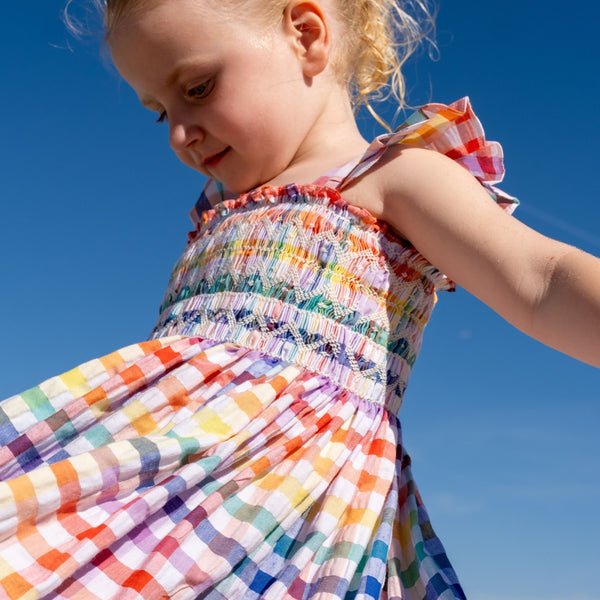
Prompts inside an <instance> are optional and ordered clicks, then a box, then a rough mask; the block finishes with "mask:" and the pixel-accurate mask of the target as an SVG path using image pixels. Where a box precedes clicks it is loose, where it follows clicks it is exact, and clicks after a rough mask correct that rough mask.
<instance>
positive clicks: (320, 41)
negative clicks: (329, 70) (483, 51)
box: [284, 0, 330, 78]
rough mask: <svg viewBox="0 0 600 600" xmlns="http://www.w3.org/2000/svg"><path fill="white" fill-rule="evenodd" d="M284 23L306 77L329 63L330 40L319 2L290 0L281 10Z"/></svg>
mask: <svg viewBox="0 0 600 600" xmlns="http://www.w3.org/2000/svg"><path fill="white" fill-rule="evenodd" d="M284 26H285V28H286V30H287V33H289V34H290V35H291V36H292V39H293V44H294V49H295V51H296V54H297V55H298V58H299V59H300V61H301V63H302V70H303V73H304V76H305V77H309V78H310V77H315V76H316V75H318V74H319V73H322V72H323V71H324V70H325V68H326V67H327V65H328V63H329V54H330V40H329V28H328V25H327V18H326V16H325V13H324V11H323V9H322V8H321V6H320V4H319V2H315V1H306V0H292V1H291V2H290V3H289V4H288V5H287V7H286V9H285V11H284Z"/></svg>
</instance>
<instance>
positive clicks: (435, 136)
mask: <svg viewBox="0 0 600 600" xmlns="http://www.w3.org/2000/svg"><path fill="white" fill-rule="evenodd" d="M394 144H404V145H407V146H417V147H419V148H428V149H430V150H435V151H436V152H440V153H441V154H444V155H446V156H448V157H449V158H451V159H452V160H455V161H456V162H457V163H458V164H460V165H462V166H463V167H465V169H467V170H468V171H469V172H470V173H471V174H472V175H473V176H474V177H475V178H476V179H477V180H478V181H479V182H480V183H481V184H482V185H483V186H484V187H485V189H486V190H487V191H488V192H489V194H490V195H491V196H492V198H494V200H495V201H496V202H497V203H498V205H499V206H500V207H502V208H503V209H504V210H505V211H507V212H508V213H512V212H513V210H514V209H515V208H516V206H517V205H518V204H519V202H518V200H517V199H516V198H514V197H513V196H510V195H509V194H506V193H505V192H503V191H502V190H499V189H498V188H496V187H495V184H497V183H500V182H501V181H502V179H503V178H504V162H503V152H502V146H500V144H499V143H498V142H490V141H487V140H486V139H485V134H484V131H483V127H482V125H481V122H480V121H479V119H478V118H477V116H476V115H475V113H474V112H473V109H472V107H471V103H470V102H469V98H467V97H465V98H461V99H460V100H457V101H456V102H453V103H452V104H450V105H449V106H446V105H445V104H425V105H424V106H422V107H421V108H420V109H419V110H418V111H416V112H414V113H413V114H412V115H410V117H409V118H408V119H407V120H406V121H405V122H404V123H403V124H402V125H400V127H398V128H397V129H396V131H394V132H392V133H386V134H384V135H380V136H379V137H377V138H376V139H375V140H374V141H373V143H372V144H371V145H370V146H369V148H368V149H367V151H366V152H365V154H364V155H363V156H362V157H361V158H360V159H359V160H358V161H354V163H349V164H348V165H346V166H345V167H342V169H339V170H337V172H336V173H331V174H330V175H329V176H328V181H329V182H330V184H331V183H337V185H336V187H337V188H338V189H340V190H342V189H343V188H344V187H346V186H347V185H349V183H350V182H351V181H352V180H353V179H356V178H357V177H360V176H361V175H363V174H364V173H365V172H366V171H368V170H369V169H370V168H371V167H372V166H373V165H374V164H375V163H376V162H377V161H378V160H379V159H380V158H381V156H383V154H384V153H385V151H386V149H387V148H388V147H389V146H392V145H394Z"/></svg>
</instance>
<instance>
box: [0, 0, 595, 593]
mask: <svg viewBox="0 0 600 600" xmlns="http://www.w3.org/2000/svg"><path fill="white" fill-rule="evenodd" d="M62 5H63V0H43V2H9V3H6V6H3V19H2V21H1V22H0V29H1V35H0V45H1V51H2V62H1V69H2V90H3V92H2V106H3V125H2V131H3V143H2V145H1V147H0V165H1V171H2V177H0V197H1V198H2V213H3V214H2V218H1V219H0V228H1V235H0V277H1V281H2V284H1V285H2V287H1V290H2V293H1V294H0V314H2V315H3V319H2V321H3V341H4V343H3V344H2V346H1V349H0V365H1V373H2V376H1V377H0V397H5V396H8V395H10V394H13V393H16V392H18V391H21V390H22V389H25V388H27V387H30V386H32V385H34V384H36V383H38V382H39V381H41V380H43V379H44V378H47V377H49V376H51V375H54V374H57V373H59V372H62V371H65V370H67V369H69V368H71V367H73V366H75V365H76V364H78V363H80V362H83V361H85V360H88V359H90V358H93V357H94V356H97V355H101V354H104V353H107V352H110V351H111V350H113V349H115V348H118V347H121V346H124V345H127V344H129V343H132V342H135V341H139V340H142V339H145V338H146V337H147V335H148V333H149V331H150V329H151V328H152V325H153V323H154V321H155V319H156V316H157V308H158V303H159V301H160V298H161V295H162V292H163V289H164V286H165V285H166V281H167V278H168V275H169V272H170V268H171V266H172V264H173V263H174V261H175V260H176V258H177V256H178V254H179V252H180V251H181V249H182V247H183V245H184V244H185V240H186V232H187V231H188V229H189V228H190V226H189V222H188V217H187V213H188V210H189V209H190V208H191V206H192V204H193V203H194V201H195V198H196V197H197V195H198V192H199V190H200V188H201V186H202V180H201V177H200V176H199V175H198V174H195V173H194V172H192V171H190V170H187V169H186V168H185V167H184V166H183V165H180V164H179V163H178V162H177V160H176V159H175V157H174V156H172V155H171V153H170V151H169V149H168V147H167V144H166V128H165V127H161V126H159V125H155V124H154V117H153V115H152V114H150V113H149V112H147V111H144V110H143V109H141V108H140V107H139V106H138V103H137V100H136V98H135V96H134V95H133V93H132V92H131V91H130V90H129V89H128V88H127V86H126V85H125V84H124V83H122V82H121V81H120V80H119V78H118V76H117V74H116V73H115V72H114V69H112V68H111V67H110V63H109V61H108V60H107V59H102V58H101V56H100V50H99V45H98V40H97V39H86V40H81V41H78V40H74V39H73V38H70V37H69V35H68V34H67V33H66V32H65V30H64V27H63V25H62V24H61V21H60V11H61V8H62ZM599 18H600V8H598V5H597V3H596V2H592V1H591V0H585V1H583V2H578V3H570V4H569V5H565V4H563V3H558V2H552V1H545V2H542V1H538V0H531V1H529V2H524V1H522V0H505V1H503V2H499V1H497V0H488V1H486V2H481V1H477V0H453V1H451V0H440V11H439V18H438V33H437V40H438V45H439V53H438V54H439V56H438V58H437V60H436V61H431V60H429V58H428V57H427V55H426V53H425V52H423V53H422V56H421V57H420V58H419V59H418V61H416V62H413V63H412V64H411V65H409V67H408V68H407V77H408V80H409V89H410V96H409V100H410V102H411V103H412V104H413V105H418V104H421V103H423V102H426V101H428V100H435V101H440V102H451V101H452V100H454V99H457V98H459V97H461V96H464V95H469V96H470V97H471V100H472V102H473V105H474V107H475V110H476V112H477V113H478V115H479V117H480V119H481V120H482V122H483V124H484V127H485V129H486V132H487V134H488V137H489V138H490V139H495V140H499V141H501V142H502V144H503V147H504V150H505V156H506V166H507V172H508V173H507V177H506V179H505V183H504V184H503V187H504V189H506V190H507V191H509V192H511V193H513V194H515V195H517V196H518V197H519V198H520V199H521V202H522V206H521V208H520V209H519V210H518V211H517V213H516V216H517V217H518V218H519V219H521V220H523V221H524V222H526V223H527V224H529V225H530V226H532V227H534V228H536V229H538V230H540V231H542V232H543V233H545V234H547V235H550V236H553V237H558V238H560V239H562V240H564V241H566V242H569V243H572V244H575V245H577V246H579V247H580V248H582V249H584V250H587V251H588V252H591V253H593V254H596V255H600V228H599V226H598V224H599V223H600V205H599V198H600V183H599V178H598V166H597V165H598V159H599V154H598V143H597V140H598V139H600V118H599V116H598V98H599V97H600V93H599V92H600V90H599V89H598V88H599V85H598V74H599V73H598V64H599V59H600V53H599V51H598V44H597V38H598V32H597V23H598V20H599ZM386 110H388V111H391V112H393V107H392V106H388V107H386ZM361 127H362V128H363V129H364V131H365V134H366V135H367V136H371V135H372V133H373V132H378V131H377V129H376V128H374V127H373V126H372V125H371V124H370V123H369V122H368V121H366V120H362V119H361ZM599 399H600V371H599V370H597V369H594V368H592V367H589V366H586V365H583V364H581V363H578V362H576V361H575V360H572V359H570V358H568V357H566V356H564V355H561V354H559V353H557V352H555V351H552V350H550V349H547V348H545V347H543V346H542V345H540V344H539V343H537V342H535V341H533V340H531V339H529V338H527V337H526V336H524V335H523V334H521V333H519V332H518V331H516V330H514V329H513V328H511V327H510V326H509V325H507V324H506V323H504V322H503V321H502V320H501V319H500V318H498V317H497V316H496V315H495V314H494V313H492V312H491V311H490V310H489V309H488V308H487V307H485V306H483V305H482V304H481V303H480V302H479V301H477V300H475V299H474V298H472V297H470V296H469V295H468V294H467V293H466V292H464V291H460V290H459V291H458V292H457V293H456V294H443V295H442V296H441V298H440V302H439V304H438V307H437V309H436V314H435V315H434V318H433V320H432V322H431V323H430V325H429V328H428V331H427V332H426V336H425V343H424V347H423V351H422V354H421V357H420V358H419V361H418V363H417V366H416V368H415V371H414V376H413V380H412V381H411V385H410V386H409V390H408V393H407V396H406V400H405V406H404V408H403V411H404V417H403V421H404V429H405V441H406V443H407V446H408V448H409V450H410V451H411V453H412V456H413V462H414V472H415V476H416V478H417V482H418V483H419V485H420V487H421V492H422V494H423V496H424V499H425V502H426V504H427V506H428V508H429V512H430V515H431V517H432V521H433V524H434V527H435V528H436V530H437V532H438V534H439V535H440V537H441V538H442V540H443V541H444V543H445V545H446V549H447V551H448V553H449V555H450V558H451V560H452V561H453V563H454V565H455V567H456V569H457V571H458V573H459V576H460V578H461V580H462V582H463V585H464V587H465V590H466V591H467V595H468V596H469V597H470V598H477V599H478V600H509V599H510V600H542V599H543V600H558V599H559V598H560V600H600V589H599V588H598V585H597V572H598V565H599V564H600V543H599V541H598V540H599V537H600V515H599V511H598V506H599V505H600V481H599V474H600V450H599V444H598V441H599V440H600V435H599V434H598V427H599V426H600V403H599Z"/></svg>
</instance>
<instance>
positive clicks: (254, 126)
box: [109, 0, 317, 193]
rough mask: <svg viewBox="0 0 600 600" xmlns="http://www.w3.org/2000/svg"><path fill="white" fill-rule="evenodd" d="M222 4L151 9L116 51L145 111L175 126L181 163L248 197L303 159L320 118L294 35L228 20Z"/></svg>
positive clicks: (119, 29)
mask: <svg viewBox="0 0 600 600" xmlns="http://www.w3.org/2000/svg"><path fill="white" fill-rule="evenodd" d="M221 2H222V0H148V1H146V2H142V3H141V7H139V8H136V9H133V10H132V11H130V12H129V13H126V14H125V15H124V16H123V17H122V18H121V19H120V21H119V22H118V23H117V24H116V26H115V28H114V29H113V30H112V31H111V34H110V37H109V45H110V50H111V54H112V58H113V61H114V63H115V65H116V67H117V69H118V70H119V72H120V73H121V75H122V76H123V77H124V78H125V79H126V80H127V82H128V83H129V84H130V85H131V86H132V87H133V89H134V90H135V91H136V93H137V94H138V96H139V98H140V101H141V102H142V104H143V105H144V106H146V107H147V108H149V109H150V110H153V111H155V112H156V113H157V115H158V120H159V121H165V123H167V124H168V126H169V141H170V145H171V147H172V149H173V150H174V152H175V153H176V154H177V156H178V158H179V159H180V160H181V161H182V162H183V163H185V164H186V165H188V166H190V167H192V168H193V169H197V170H198V171H200V172H202V173H204V174H206V175H208V176H210V177H212V178H214V179H217V180H219V181H221V182H222V183H223V184H224V185H225V186H226V187H227V188H229V189H230V190H231V191H232V192H235V193H243V192H246V191H248V190H250V189H252V188H254V187H257V186H258V185H261V184H263V183H266V182H268V181H269V180H271V179H273V178H274V177H276V176H277V175H279V174H280V173H282V172H283V171H285V170H286V169H287V168H288V167H289V166H290V165H291V164H293V163H294V161H295V160H296V159H297V157H298V156H301V155H302V153H303V151H304V150H303V145H304V144H306V143H307V132H308V131H309V130H310V127H311V123H312V122H314V112H315V110H317V109H316V107H314V110H313V109H311V108H310V106H312V105H314V101H311V100H310V94H309V90H310V86H309V85H307V83H306V80H305V78H304V76H303V71H302V66H301V64H300V61H299V60H298V57H297V55H296V53H295V52H294V47H293V39H292V36H291V35H290V34H289V32H286V30H285V29H284V27H283V26H279V24H273V26H272V27H270V28H265V26H264V24H259V23H257V22H256V18H255V17H254V20H253V18H252V17H247V18H246V19H236V18H235V16H234V15H233V14H231V12H229V11H227V12H226V13H225V14H223V11H222V10H221V11H220V10H219V9H218V5H219V4H221ZM311 102H312V105H311Z"/></svg>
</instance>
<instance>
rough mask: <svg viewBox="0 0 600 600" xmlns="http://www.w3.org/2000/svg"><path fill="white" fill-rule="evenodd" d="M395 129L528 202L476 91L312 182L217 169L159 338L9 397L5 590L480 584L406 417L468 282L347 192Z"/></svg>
mask: <svg viewBox="0 0 600 600" xmlns="http://www.w3.org/2000/svg"><path fill="white" fill-rule="evenodd" d="M398 143H401V144H407V145H409V144H410V145H417V146H420V147H426V148H430V149H433V150H436V151H438V152H442V153H444V154H446V155H447V156H450V157H451V158H453V159H454V160H456V161H457V162H459V163H460V164H462V165H463V166H464V167H465V168H467V169H469V170H470V171H471V172H472V173H473V174H474V175H475V177H477V178H478V179H479V181H480V182H481V183H482V185H484V186H485V187H486V189H488V191H489V192H490V194H491V195H492V197H493V198H494V199H495V200H496V202H498V204H499V205H500V206H501V207H502V208H504V209H505V210H507V211H510V210H512V208H514V206H515V205H516V201H515V200H514V198H512V197H510V196H508V195H506V194H504V193H503V192H501V191H500V190H498V189H497V188H496V187H494V186H495V184H496V183H498V182H499V181H500V180H501V179H502V176H503V165H502V151H501V148H500V146H499V145H498V144H497V143H495V142H488V141H486V140H485V138H484V135H483V130H482V128H481V124H480V123H479V121H478V120H477V118H476V117H475V115H474V114H473V112H472V109H471V107H470V104H469V103H468V100H467V99H463V100H460V101H458V102H456V103H454V104H452V105H450V106H444V105H440V104H430V105H426V106H424V107H422V108H421V109H420V110H419V111H418V112H417V113H415V114H414V115H413V116H411V117H410V118H409V120H408V121H407V123H405V124H404V125H403V126H401V127H400V128H399V130H398V131H397V132H395V133H393V134H386V135H385V136H381V137H379V138H378V139H376V140H375V141H374V142H373V144H371V146H370V147H369V149H368V150H367V152H366V153H365V155H364V156H362V157H360V158H358V159H357V160H355V161H352V162H351V163H349V164H348V165H344V166H343V167H340V168H339V169H336V170H335V171H333V172H331V173H328V174H326V175H324V176H323V177H322V178H320V179H319V180H318V181H317V182H315V183H314V184H312V185H303V186H297V185H293V184H292V185H287V186H282V187H269V186H266V187H262V188H258V189H256V190H253V191H252V192H250V193H248V194H244V195H242V196H240V197H237V198H232V197H229V195H228V193H227V191H226V190H224V189H223V188H222V187H221V186H220V185H219V184H218V183H216V182H209V184H208V185H207V187H206V189H205V192H204V193H203V195H202V197H201V199H200V201H199V203H198V205H197V206H196V207H195V208H194V210H193V211H192V219H193V221H194V225H195V230H194V231H193V232H192V233H191V234H190V239H189V243H188V245H187V247H186V249H185V250H184V252H183V254H182V256H181V258H180V260H179V261H178V262H177V264H176V266H175V269H174V271H173V274H172V276H171V279H170V281H169V284H168V287H167V290H166V293H165V295H164V298H163V301H162V303H161V307H160V316H159V320H158V322H157V324H156V326H155V328H154V331H153V333H152V339H151V340H149V341H147V342H142V343H139V344H135V345H133V346H129V347H127V348H123V349H121V350H118V351H116V352H114V353H112V354H109V355H107V356H104V357H101V358H98V359H95V360H92V361H90V362H88V363H85V364H83V365H80V366H78V367H76V368H75V369H73V370H71V371H69V372H67V373H64V374H62V375H59V376H57V377H54V378H52V379H49V380H47V381H45V382H43V383H42V384H40V385H39V386H38V387H35V388H32V389H30V390H28V391H26V392H24V393H22V394H20V395H17V396H14V397H12V398H9V399H7V400H5V401H3V402H2V403H0V443H1V445H2V447H1V449H0V598H8V599H10V600H17V599H20V600H33V599H37V598H48V599H50V598H52V599H54V598H59V599H75V598H77V599H86V600H87V599H92V600H96V599H98V600H109V599H115V600H117V599H118V600H120V599H125V600H129V599H146V600H153V599H166V598H173V599H176V600H188V599H189V600H195V599H200V598H202V599H210V600H224V599H227V600H238V599H240V600H241V599H244V600H251V599H252V600H253V599H259V598H265V599H270V600H279V599H290V600H291V599H297V600H300V599H302V600H304V599H306V600H308V599H309V598H318V599H319V600H336V599H346V600H354V599H355V598H356V599H377V598H387V599H395V600H401V599H402V600H425V599H427V600H433V599H440V600H456V599H461V598H464V597H465V596H464V593H463V591H462V588H461V587H460V584H459V582H458V580H457V577H456V575H455V573H454V570H453V569H452V566H451V565H450V562H449V561H448V558H447V556H446V553H445V551H444V548H443V546H442V544H441V542H440V541H439V539H438V538H437V536H436V535H435V533H434V531H433V529H432V527H431V524H430V521H429V517H428V515H427V511H426V510H425V507H424V505H423V502H422V500H421V497H420V495H419V492H418V489H417V487H416V484H415V482H414V479H413V476H412V471H411V461H410V458H409V455H408V454H407V452H406V450H405V448H404V446H403V443H402V438H401V428H400V424H399V420H398V414H399V411H400V407H401V403H402V399H403V395H404V391H405V389H406V385H407V382H408V379H409V375H410V372H411V369H412V366H413V364H414V361H415V359H416V357H417V355H418V351H419V348H420V344H421V338H422V335H423V330H424V327H425V325H426V323H427V321H428V319H429V317H430V315H431V311H432V309H433V307H434V304H435V302H436V294H437V292H438V291H441V290H451V289H453V286H454V284H453V283H452V282H451V281H449V280H448V278H447V277H445V276H444V275H443V274H442V273H440V272H439V271H438V270H437V269H436V268H435V267H434V266H433V265H431V264H429V263H428V262H427V260H426V259H425V258H424V257H423V256H422V255H421V254H419V252H418V251H417V250H416V249H415V248H414V247H412V246H411V245H410V243H408V242H407V241H405V240H402V239H400V238H398V237H397V236H395V235H394V233H393V232H392V231H390V230H389V228H388V227H387V226H386V224H385V223H382V222H381V221H378V220H377V219H375V218H374V217H373V216H372V215H370V213H368V212H367V211H365V210H364V209H359V208H356V207H353V206H351V205H349V204H348V203H347V202H346V201H345V200H344V199H343V195H344V194H343V191H344V188H345V187H346V186H347V185H349V184H350V183H351V182H352V180H353V179H354V178H355V177H358V176H360V175H362V174H364V173H365V172H366V171H367V170H368V169H369V168H372V167H373V166H374V165H375V164H376V162H377V160H379V158H380V157H381V156H382V155H383V154H384V153H385V150H386V148H387V147H389V146H390V145H392V144H398Z"/></svg>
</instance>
